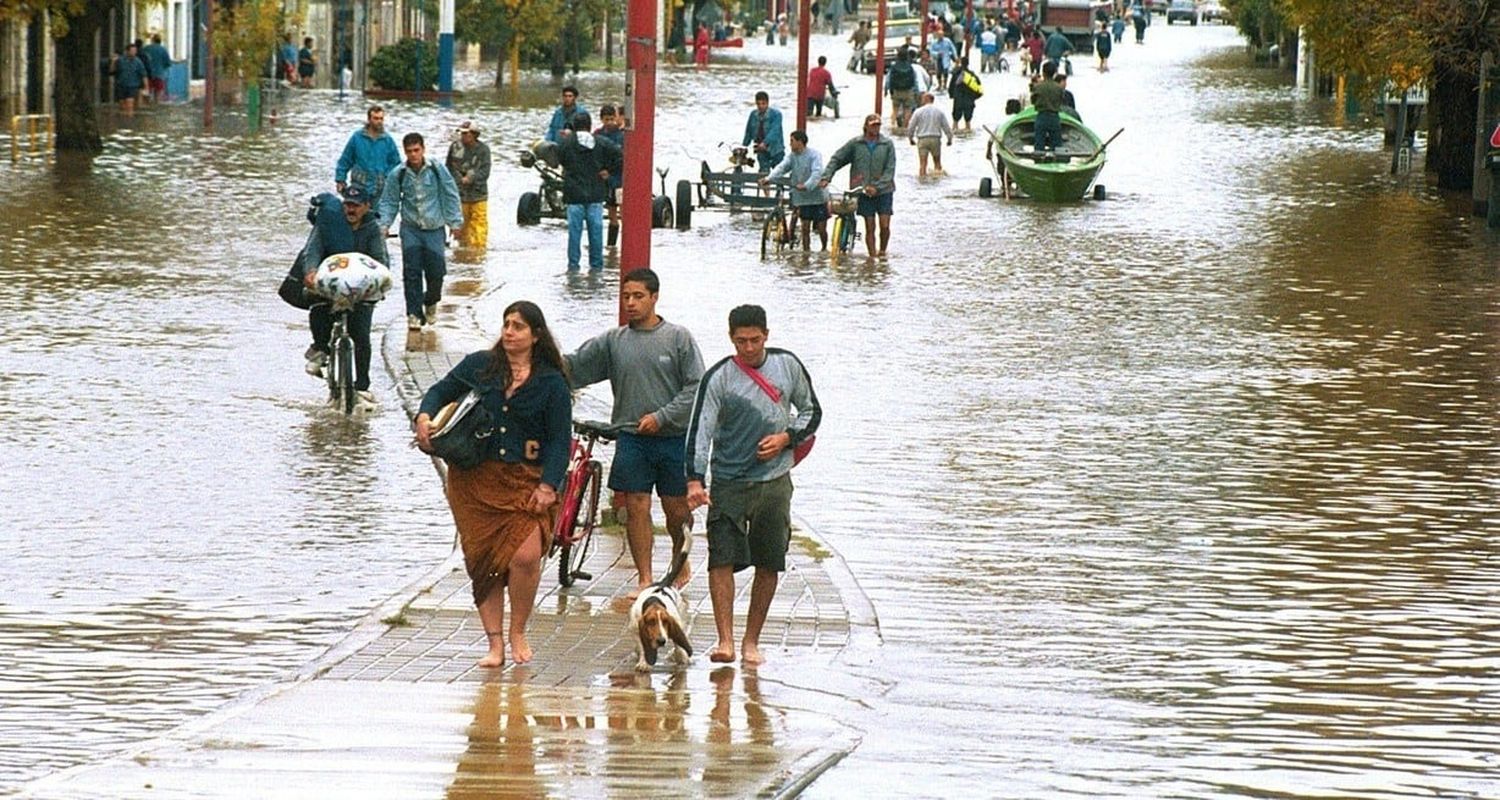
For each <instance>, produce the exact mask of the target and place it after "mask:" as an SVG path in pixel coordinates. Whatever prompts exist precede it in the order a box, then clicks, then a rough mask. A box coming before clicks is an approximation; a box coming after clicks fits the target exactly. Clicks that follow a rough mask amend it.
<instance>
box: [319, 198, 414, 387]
mask: <svg viewBox="0 0 1500 800" xmlns="http://www.w3.org/2000/svg"><path fill="white" fill-rule="evenodd" d="M340 211H342V213H340ZM308 216H309V218H310V221H311V222H312V223H313V229H312V233H310V234H308V236H307V245H306V246H305V247H303V249H302V256H301V257H300V258H299V259H298V264H299V265H300V266H301V268H302V280H303V284H304V285H306V286H308V287H309V288H311V286H312V282H313V276H314V274H315V273H316V272H317V270H318V265H319V264H321V263H323V259H325V258H327V257H329V256H331V255H336V254H338V253H350V252H353V253H364V254H365V255H367V256H369V257H370V258H373V259H375V260H376V261H379V262H380V263H382V264H384V265H386V266H387V267H389V266H390V265H391V257H390V254H389V253H388V251H387V250H386V246H385V228H383V227H381V225H380V223H379V221H378V220H377V219H376V217H375V215H374V214H373V213H370V194H369V192H367V191H366V190H365V188H364V187H362V186H357V185H356V186H348V187H346V188H345V189H344V196H343V198H342V202H340V198H339V197H338V196H336V195H333V194H323V195H319V197H318V198H315V201H314V208H313V210H311V211H309V212H308ZM374 315H375V304H374V303H357V304H355V306H354V307H353V308H351V309H350V310H349V336H350V337H352V338H353V339H354V390H355V392H356V393H358V395H359V398H360V402H361V403H364V404H366V405H367V406H373V405H374V404H375V396H374V395H373V394H371V393H370V321H371V319H372V318H373V317H374ZM307 325H308V327H309V328H310V329H311V330H312V338H313V343H312V346H311V347H308V348H307V352H306V353H305V354H304V355H306V357H307V373H308V374H309V375H312V376H314V377H318V378H321V377H323V365H324V364H326V363H327V361H328V351H329V343H328V340H329V339H330V338H331V337H332V335H333V312H332V310H331V309H330V308H329V306H328V304H327V303H317V304H316V305H314V306H313V307H312V308H310V309H308V312H307Z"/></svg>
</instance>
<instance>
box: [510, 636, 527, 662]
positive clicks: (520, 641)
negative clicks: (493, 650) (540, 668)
mask: <svg viewBox="0 0 1500 800" xmlns="http://www.w3.org/2000/svg"><path fill="white" fill-rule="evenodd" d="M510 654H511V655H513V656H515V657H516V663H517V664H525V663H527V662H529V661H531V645H529V644H527V643H526V634H524V633H518V632H516V631H511V632H510Z"/></svg>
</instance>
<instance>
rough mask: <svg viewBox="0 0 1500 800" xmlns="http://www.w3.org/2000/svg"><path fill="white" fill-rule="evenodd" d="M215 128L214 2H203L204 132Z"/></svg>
mask: <svg viewBox="0 0 1500 800" xmlns="http://www.w3.org/2000/svg"><path fill="white" fill-rule="evenodd" d="M213 128H214V0H203V130H205V131H211V130H213Z"/></svg>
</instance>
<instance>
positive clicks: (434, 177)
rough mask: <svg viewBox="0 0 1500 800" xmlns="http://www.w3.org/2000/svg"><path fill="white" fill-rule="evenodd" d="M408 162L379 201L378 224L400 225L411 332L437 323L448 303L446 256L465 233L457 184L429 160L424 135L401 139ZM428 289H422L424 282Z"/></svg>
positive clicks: (393, 176)
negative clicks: (451, 239) (441, 304)
mask: <svg viewBox="0 0 1500 800" xmlns="http://www.w3.org/2000/svg"><path fill="white" fill-rule="evenodd" d="M401 148H402V149H403V150H405V151H406V161H405V162H403V163H401V164H400V165H398V166H397V167H396V168H395V169H393V170H391V171H390V174H388V175H386V176H385V185H386V188H387V189H388V190H389V191H386V192H385V193H384V194H382V195H381V196H380V209H379V214H378V216H379V218H380V224H381V226H383V227H388V226H389V225H390V224H391V223H392V222H394V221H395V220H396V219H397V218H398V217H399V218H400V220H401V282H402V284H403V285H402V290H403V291H404V293H405V295H406V329H407V330H409V331H415V330H420V329H421V328H422V326H423V325H431V324H432V323H433V321H434V320H435V319H436V318H437V304H438V301H439V300H441V299H442V298H443V276H445V275H447V274H448V262H447V259H446V256H445V254H444V250H443V249H444V247H445V246H446V245H447V238H448V237H447V235H446V232H445V231H444V227H443V226H445V225H446V226H447V227H448V228H452V229H453V234H454V235H455V236H457V235H458V234H459V232H460V231H462V230H463V227H464V217H463V209H462V207H461V206H460V204H459V199H458V184H457V183H456V182H455V181H454V180H453V174H452V173H450V172H449V171H448V168H447V167H445V166H443V162H441V161H437V160H434V159H430V158H428V157H427V145H426V143H425V142H423V141H422V134H420V133H408V134H406V136H405V137H403V138H402V139H401ZM424 278H425V279H426V284H427V285H426V288H425V289H424V288H423V285H422V283H423V279H424Z"/></svg>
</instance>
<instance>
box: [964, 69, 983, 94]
mask: <svg viewBox="0 0 1500 800" xmlns="http://www.w3.org/2000/svg"><path fill="white" fill-rule="evenodd" d="M963 82H964V86H965V87H966V88H967V89H968V90H969V91H971V92H973V93H974V96H975V97H983V96H984V86H983V85H981V84H980V83H979V76H978V75H975V74H974V73H972V72H970V71H968V70H964V71H963Z"/></svg>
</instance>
